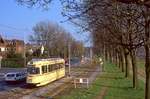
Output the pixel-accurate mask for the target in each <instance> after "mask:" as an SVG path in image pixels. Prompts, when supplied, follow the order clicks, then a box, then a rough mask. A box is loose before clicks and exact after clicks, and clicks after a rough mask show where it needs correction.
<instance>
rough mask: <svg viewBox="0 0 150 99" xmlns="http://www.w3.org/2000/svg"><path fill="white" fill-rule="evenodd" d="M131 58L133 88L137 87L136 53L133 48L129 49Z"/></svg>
mask: <svg viewBox="0 0 150 99" xmlns="http://www.w3.org/2000/svg"><path fill="white" fill-rule="evenodd" d="M130 54H131V60H132V70H133V88H135V89H136V88H137V87H138V75H137V66H136V53H135V50H132V51H131V53H130Z"/></svg>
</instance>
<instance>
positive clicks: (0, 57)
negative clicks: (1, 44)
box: [0, 56, 2, 69]
mask: <svg viewBox="0 0 150 99" xmlns="http://www.w3.org/2000/svg"><path fill="white" fill-rule="evenodd" d="M1 60H2V56H0V69H1Z"/></svg>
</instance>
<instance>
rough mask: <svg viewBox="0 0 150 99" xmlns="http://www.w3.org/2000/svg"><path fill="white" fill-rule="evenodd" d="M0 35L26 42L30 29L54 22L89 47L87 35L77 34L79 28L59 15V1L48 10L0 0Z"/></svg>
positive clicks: (55, 1) (10, 0)
mask: <svg viewBox="0 0 150 99" xmlns="http://www.w3.org/2000/svg"><path fill="white" fill-rule="evenodd" d="M0 12H1V14H0V35H2V36H3V37H4V38H6V39H12V38H15V39H21V40H25V41H26V42H27V41H28V39H29V35H32V33H33V31H32V27H33V26H35V24H36V23H38V22H40V21H51V22H56V23H58V24H59V25H61V26H62V27H63V28H65V29H66V30H67V31H68V32H70V33H71V35H72V36H73V37H74V38H75V39H76V40H81V41H83V42H84V43H85V46H90V45H91V44H90V40H89V34H88V33H78V31H79V28H78V27H76V26H75V25H73V24H72V23H70V22H63V23H62V21H65V19H66V18H64V17H63V16H62V15H61V5H60V2H59V0H54V1H53V2H52V3H51V4H50V7H49V9H48V10H42V9H40V8H38V7H34V8H28V7H26V6H23V5H19V4H18V3H17V2H16V1H15V0H0Z"/></svg>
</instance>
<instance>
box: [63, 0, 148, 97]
mask: <svg viewBox="0 0 150 99" xmlns="http://www.w3.org/2000/svg"><path fill="white" fill-rule="evenodd" d="M122 1H123V0H122ZM130 1H131V0H130ZM129 3H131V4H125V3H122V2H118V1H117V0H97V1H95V0H86V1H83V2H78V0H73V1H72V0H70V2H68V0H67V1H66V2H65V3H63V4H64V6H65V7H67V8H68V10H67V11H66V12H65V14H64V15H65V16H67V17H69V20H74V19H75V20H80V21H76V22H78V23H76V24H79V26H81V27H82V29H84V30H88V31H90V32H91V34H92V37H93V44H94V50H95V54H99V55H101V56H104V57H105V58H106V60H110V61H111V62H114V63H116V64H117V65H118V66H119V67H120V68H121V70H122V72H125V77H128V76H129V71H130V65H131V66H132V73H133V87H134V88H137V87H138V72H137V69H138V68H137V64H136V50H137V48H139V47H144V48H145V51H143V52H144V53H145V72H146V84H145V99H150V13H149V11H150V10H149V8H148V7H147V6H145V5H144V4H143V3H144V1H143V2H142V1H141V2H137V3H136V2H134V3H132V2H129ZM130 62H131V64H129V63H130Z"/></svg>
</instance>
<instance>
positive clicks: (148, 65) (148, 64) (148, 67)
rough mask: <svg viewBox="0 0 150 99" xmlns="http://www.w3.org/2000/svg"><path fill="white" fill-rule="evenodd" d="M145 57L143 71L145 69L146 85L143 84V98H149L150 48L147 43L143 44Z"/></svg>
mask: <svg viewBox="0 0 150 99" xmlns="http://www.w3.org/2000/svg"><path fill="white" fill-rule="evenodd" d="M145 52H146V57H145V58H146V59H145V71H146V86H145V99H150V50H149V48H148V45H147V46H145Z"/></svg>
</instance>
